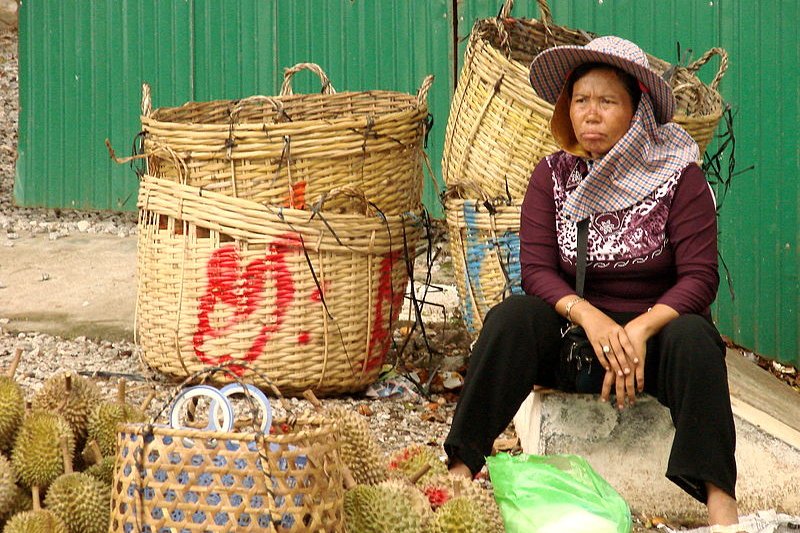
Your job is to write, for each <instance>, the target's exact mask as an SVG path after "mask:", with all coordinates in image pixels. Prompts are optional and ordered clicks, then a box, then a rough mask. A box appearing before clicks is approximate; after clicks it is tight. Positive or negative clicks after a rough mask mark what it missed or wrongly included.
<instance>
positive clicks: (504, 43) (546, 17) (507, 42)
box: [495, 0, 553, 57]
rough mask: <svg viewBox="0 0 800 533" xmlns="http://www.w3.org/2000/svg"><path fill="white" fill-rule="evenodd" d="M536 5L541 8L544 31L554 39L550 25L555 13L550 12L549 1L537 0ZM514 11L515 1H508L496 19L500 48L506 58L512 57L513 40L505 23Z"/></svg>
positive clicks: (540, 18) (540, 16)
mask: <svg viewBox="0 0 800 533" xmlns="http://www.w3.org/2000/svg"><path fill="white" fill-rule="evenodd" d="M536 3H537V4H538V6H539V20H540V21H541V22H542V24H543V25H544V31H545V33H546V34H547V35H548V36H550V37H552V36H553V31H552V30H551V29H550V25H551V24H553V13H552V12H551V11H550V5H549V4H548V3H547V0H536ZM512 9H514V0H506V1H505V3H503V7H501V8H500V13H498V14H497V18H496V19H495V26H497V33H498V35H499V37H500V46H501V47H502V48H503V51H504V52H505V54H506V57H511V38H510V37H509V35H508V30H506V27H505V22H506V21H507V20H508V19H510V18H511V10H512Z"/></svg>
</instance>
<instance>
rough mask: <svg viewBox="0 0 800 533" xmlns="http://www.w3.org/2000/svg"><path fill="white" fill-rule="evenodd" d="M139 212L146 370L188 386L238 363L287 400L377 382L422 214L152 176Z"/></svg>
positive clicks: (139, 323) (145, 181)
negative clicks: (265, 199)
mask: <svg viewBox="0 0 800 533" xmlns="http://www.w3.org/2000/svg"><path fill="white" fill-rule="evenodd" d="M337 194H338V193H336V191H334V192H333V193H332V194H331V195H329V197H336V196H337ZM138 205H139V209H140V217H139V226H138V232H139V241H138V247H139V248H138V265H137V275H138V296H137V306H136V328H135V329H136V335H137V341H138V342H139V344H140V345H141V347H142V349H143V357H144V360H145V362H146V363H147V364H148V365H150V366H151V367H153V368H154V369H156V370H158V371H160V372H163V373H165V374H167V375H170V376H174V377H185V376H187V375H190V374H191V373H193V372H195V371H198V370H202V369H203V368H206V367H207V366H209V365H211V366H214V365H217V364H221V363H226V362H230V361H241V362H243V363H246V364H248V365H250V366H251V367H253V368H255V369H257V370H259V371H260V372H262V373H264V374H266V375H269V376H270V377H271V378H272V379H273V381H274V382H275V384H276V385H277V386H278V387H280V389H281V391H282V392H283V393H284V394H287V395H296V394H300V393H302V392H303V391H305V390H306V389H312V390H313V391H314V392H315V393H317V394H318V395H328V394H338V393H349V392H356V391H359V390H362V389H364V388H365V387H367V386H368V385H369V384H370V383H372V382H373V381H375V379H376V378H377V376H378V373H379V371H380V369H381V365H382V363H383V360H384V358H385V356H386V353H387V351H388V349H389V346H390V344H391V340H392V330H393V327H394V323H395V321H396V319H397V317H398V315H399V312H400V309H401V304H402V300H403V296H404V293H405V289H406V284H407V278H408V275H407V268H406V266H407V265H406V258H407V255H406V251H407V250H414V247H415V244H416V241H417V240H418V238H419V235H420V234H421V217H420V216H419V214H413V213H409V214H405V215H393V216H382V215H380V214H379V213H378V214H375V213H371V212H370V213H366V214H364V213H361V214H327V213H326V214H323V212H322V211H303V210H298V209H290V208H279V207H272V206H263V205H261V204H258V203H255V202H251V201H248V200H242V199H238V198H233V197H230V196H227V195H223V194H219V193H212V192H206V191H203V190H201V189H199V188H197V187H191V186H188V185H181V184H179V183H175V182H173V181H170V180H166V179H161V178H156V177H152V176H144V177H143V178H142V180H141V182H140V188H139V202H138ZM362 205H363V204H362ZM242 375H243V376H245V377H248V378H250V379H253V380H254V382H255V383H256V384H259V378H258V376H257V375H253V376H250V375H249V374H248V372H247V371H246V370H243V371H242Z"/></svg>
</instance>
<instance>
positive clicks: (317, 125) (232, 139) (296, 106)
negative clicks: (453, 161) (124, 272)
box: [142, 63, 433, 214]
mask: <svg viewBox="0 0 800 533" xmlns="http://www.w3.org/2000/svg"><path fill="white" fill-rule="evenodd" d="M304 69H308V70H311V71H313V72H315V73H316V74H318V75H319V77H320V79H321V81H322V94H302V95H294V94H293V90H292V84H291V81H292V77H293V76H294V74H296V73H297V72H299V71H301V70H304ZM432 83H433V76H428V77H426V78H425V80H424V81H423V82H422V85H421V87H420V89H419V92H418V93H417V94H416V95H409V94H404V93H399V92H392V91H363V92H343V93H337V92H336V91H335V90H334V89H333V86H332V85H331V84H330V81H329V80H328V77H327V76H326V75H325V73H324V72H323V71H322V69H321V68H320V67H319V66H318V65H315V64H313V63H301V64H298V65H296V66H294V67H292V68H289V69H287V70H286V72H285V76H284V82H283V87H282V89H281V94H280V96H277V97H267V96H253V97H250V98H246V99H243V100H218V101H212V102H189V103H186V104H184V105H182V106H180V107H164V108H159V109H155V110H153V109H151V101H150V93H149V87H147V86H145V87H144V90H143V98H142V129H143V133H144V144H143V150H144V154H146V155H147V156H148V157H147V167H146V169H147V173H149V174H151V175H154V176H159V177H164V178H168V179H171V180H174V181H179V182H181V183H184V184H187V185H192V186H195V187H201V188H203V189H205V190H209V191H214V192H218V193H221V194H227V195H229V196H233V197H235V198H241V199H246V200H252V201H254V202H258V203H261V204H265V205H284V206H286V207H295V208H298V209H302V208H304V207H306V199H313V198H317V197H320V196H323V195H325V194H326V193H328V192H329V191H331V190H333V189H336V188H338V187H342V186H355V187H358V188H360V189H361V190H362V191H364V193H365V194H366V195H367V198H368V199H369V201H371V202H373V203H374V204H375V205H376V206H378V208H379V209H380V210H381V211H383V212H384V213H387V214H400V213H404V212H406V211H409V210H416V209H418V208H419V207H420V205H421V201H422V181H423V171H422V162H423V157H424V151H423V141H424V139H425V135H426V133H427V131H428V128H429V126H430V123H429V118H428V117H429V116H428V107H427V95H428V90H429V89H430V87H431V84H432ZM337 207H339V206H338V204H337V202H336V201H335V200H333V201H331V202H327V203H326V209H328V210H330V211H334V210H335V209H336V208H337Z"/></svg>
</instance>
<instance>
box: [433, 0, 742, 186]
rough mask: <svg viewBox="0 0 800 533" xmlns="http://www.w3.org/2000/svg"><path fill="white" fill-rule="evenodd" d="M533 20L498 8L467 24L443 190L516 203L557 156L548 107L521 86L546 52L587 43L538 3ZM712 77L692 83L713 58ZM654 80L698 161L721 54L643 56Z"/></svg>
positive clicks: (716, 112)
mask: <svg viewBox="0 0 800 533" xmlns="http://www.w3.org/2000/svg"><path fill="white" fill-rule="evenodd" d="M537 3H538V5H539V10H540V13H541V20H536V19H517V18H511V16H510V14H511V9H512V7H513V4H514V2H513V0H506V2H505V4H504V5H503V8H502V10H501V12H500V15H499V17H498V18H492V19H482V20H478V21H476V22H475V25H474V26H473V28H472V32H471V34H470V39H469V42H468V44H467V49H466V54H465V59H464V66H463V68H462V69H461V74H460V76H459V79H458V84H457V86H456V91H455V94H454V95H453V100H452V103H451V105H450V115H449V118H448V122H447V131H446V134H445V144H444V154H443V159H442V172H443V175H444V179H445V183H446V184H448V185H449V184H451V183H455V182H465V181H472V182H473V183H474V184H475V185H477V186H479V187H481V188H482V189H483V190H484V191H486V193H487V194H489V195H490V196H491V197H493V198H497V197H500V198H503V199H505V201H507V202H508V201H521V200H522V198H523V197H524V195H525V189H526V188H527V186H528V179H529V178H530V174H531V171H532V170H533V168H534V167H535V166H536V164H537V163H538V162H539V161H540V160H541V159H542V158H543V157H544V156H546V155H548V154H550V153H553V152H555V151H557V150H558V145H557V144H556V142H555V140H554V139H553V137H552V135H551V134H550V128H549V122H550V118H551V116H552V114H553V106H552V105H551V104H549V103H547V102H546V101H544V100H542V99H541V98H539V97H538V96H536V94H535V93H534V91H533V89H532V88H531V85H530V82H529V81H528V75H529V67H530V64H531V61H533V58H534V57H535V56H536V55H537V54H538V53H539V52H541V51H542V50H545V49H547V48H550V47H553V46H562V45H584V44H586V43H588V42H589V41H590V40H591V39H592V38H593V35H592V34H590V33H586V32H583V31H580V30H573V29H570V28H566V27H563V26H558V25H556V24H554V23H553V20H552V16H551V13H550V8H549V6H548V4H547V1H546V0H537ZM715 54H719V55H720V56H721V59H722V60H721V63H720V70H719V72H718V73H717V75H716V76H715V78H714V81H712V83H711V84H710V85H705V84H703V83H702V82H701V81H700V80H699V79H698V78H697V76H696V75H695V73H696V72H697V70H698V69H699V68H700V67H701V66H702V65H703V64H705V63H706V62H707V61H708V60H709V59H710V58H711V57H712V56H713V55H715ZM648 59H649V61H650V64H651V66H652V67H653V68H654V69H655V70H656V71H658V72H660V73H664V72H666V71H667V70H670V73H669V76H670V85H671V86H672V87H673V91H674V92H675V97H676V100H677V104H678V105H677V109H676V114H675V117H674V119H673V120H674V121H675V122H677V123H678V124H680V125H681V126H683V127H684V128H685V129H686V130H687V131H688V132H689V134H690V135H692V137H693V138H694V139H695V141H697V143H698V145H699V147H700V150H701V157H702V153H703V152H704V151H705V148H706V146H707V145H708V143H709V141H710V140H711V138H712V136H713V133H714V130H715V129H716V127H717V124H718V122H719V120H720V117H721V116H722V112H723V102H722V98H721V97H720V96H719V93H718V92H717V86H718V84H719V81H720V79H721V78H722V75H723V74H724V72H725V69H726V68H727V55H726V54H725V52H724V50H722V49H720V48H714V49H712V50H709V52H707V53H706V54H705V55H703V57H701V58H700V59H698V60H697V61H696V62H695V63H693V64H691V65H689V66H688V67H675V68H673V67H671V66H670V64H669V63H667V62H665V61H663V60H660V59H658V58H655V57H653V56H650V55H648Z"/></svg>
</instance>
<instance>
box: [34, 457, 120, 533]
mask: <svg viewBox="0 0 800 533" xmlns="http://www.w3.org/2000/svg"><path fill="white" fill-rule="evenodd" d="M44 502H45V507H46V508H47V509H49V510H50V511H52V512H53V513H54V514H55V515H56V516H58V517H59V518H60V519H61V520H63V521H64V523H65V524H67V528H68V530H69V532H70V533H106V532H107V531H108V523H109V518H110V514H109V509H110V508H111V487H110V486H109V485H107V484H105V483H103V482H102V481H98V480H97V479H95V478H93V477H92V476H90V475H87V474H84V473H82V472H73V473H71V474H64V475H63V476H61V477H59V478H58V479H56V480H55V481H54V482H53V483H52V485H50V488H49V489H48V490H47V496H46V497H45V499H44Z"/></svg>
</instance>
